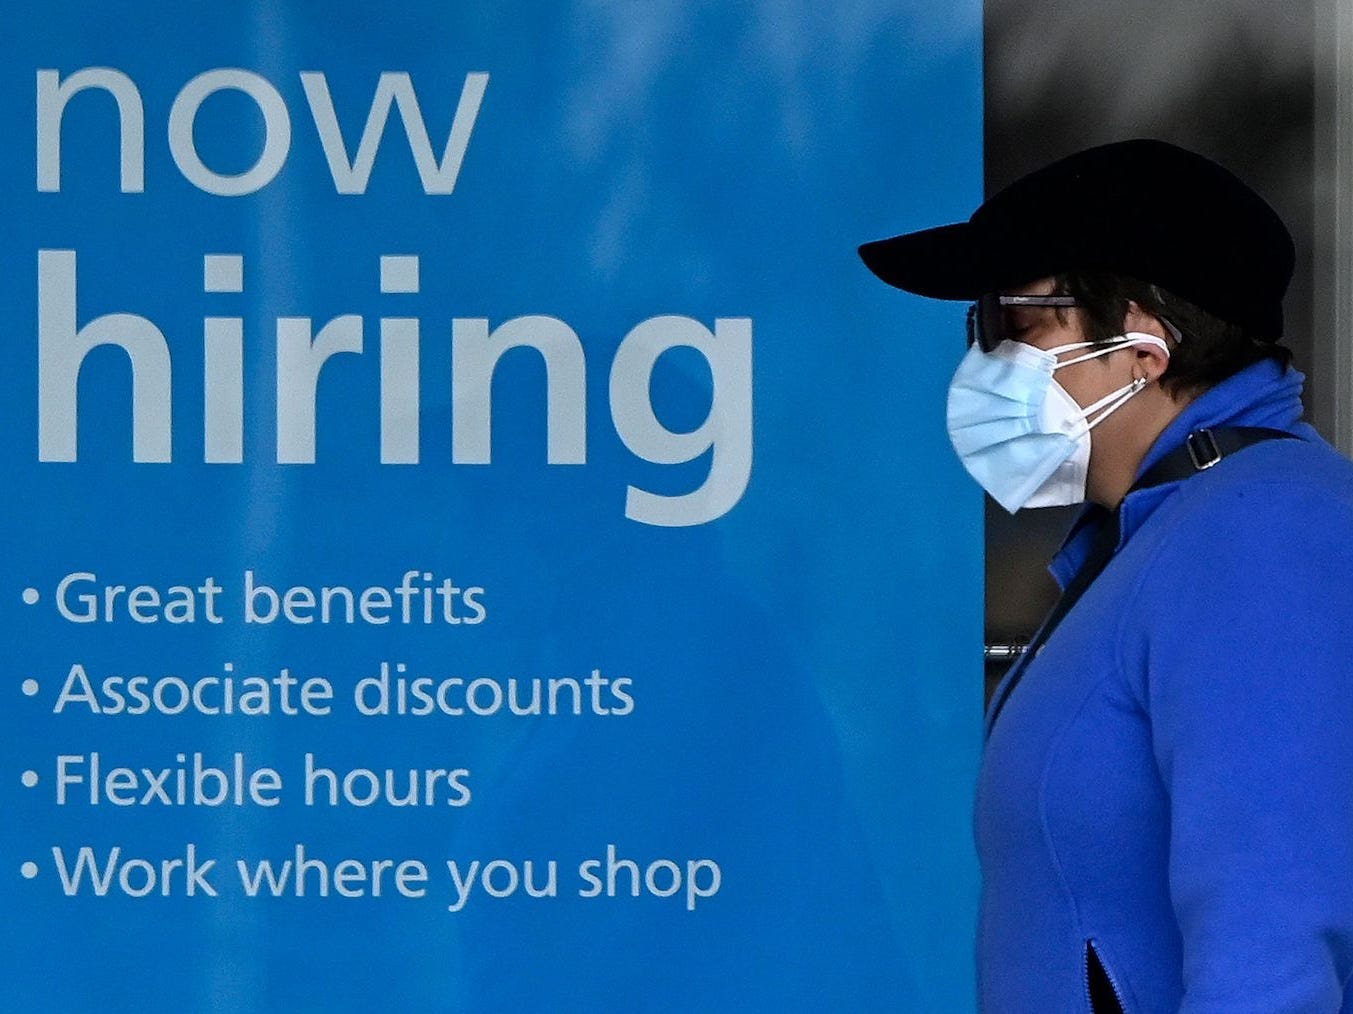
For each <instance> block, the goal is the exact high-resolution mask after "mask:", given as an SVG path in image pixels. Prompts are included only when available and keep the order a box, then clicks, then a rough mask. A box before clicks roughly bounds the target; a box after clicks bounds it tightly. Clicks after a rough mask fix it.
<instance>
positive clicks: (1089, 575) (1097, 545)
mask: <svg viewBox="0 0 1353 1014" xmlns="http://www.w3.org/2000/svg"><path fill="white" fill-rule="evenodd" d="M1283 439H1296V435H1295V434H1293V433H1288V432H1286V431H1284V430H1274V429H1267V428H1265V427H1262V426H1229V427H1227V428H1225V429H1215V430H1213V429H1201V430H1194V431H1193V432H1192V433H1190V434H1189V435H1188V437H1187V438H1185V440H1184V443H1183V445H1182V446H1181V447H1177V448H1175V450H1173V451H1171V452H1170V453H1169V454H1167V455H1165V457H1163V458H1161V459H1160V461H1158V462H1156V463H1155V464H1154V465H1152V466H1151V467H1150V468H1148V469H1147V470H1146V471H1145V472H1143V473H1142V475H1141V477H1140V478H1138V480H1137V481H1136V482H1134V483H1133V484H1132V488H1131V489H1130V490H1128V493H1129V494H1130V493H1135V492H1136V491H1137V490H1139V489H1150V488H1151V487H1152V486H1162V485H1164V484H1165V483H1167V482H1178V481H1180V480H1181V479H1187V478H1189V477H1191V476H1194V475H1197V474H1198V473H1199V472H1205V471H1207V470H1208V469H1209V468H1212V467H1213V466H1214V465H1216V464H1217V463H1218V462H1219V461H1221V460H1222V459H1223V458H1226V457H1228V456H1230V455H1232V454H1235V453H1236V452H1237V451H1242V450H1244V449H1245V448H1246V447H1250V446H1252V445H1254V444H1258V443H1263V442H1264V441H1266V440H1283ZM1124 499H1126V497H1125V498H1124ZM1122 506H1123V505H1122V503H1121V502H1120V503H1119V505H1118V506H1117V507H1116V508H1114V509H1113V510H1112V511H1106V512H1105V513H1104V516H1103V517H1102V518H1101V519H1100V521H1099V525H1098V529H1097V531H1096V532H1095V534H1094V536H1093V538H1092V539H1091V542H1090V549H1089V552H1088V553H1087V554H1086V557H1085V562H1084V563H1083V564H1081V567H1080V570H1078V571H1076V576H1075V577H1074V578H1072V579H1071V583H1070V584H1068V585H1067V586H1066V589H1065V590H1064V591H1063V592H1062V595H1061V597H1060V598H1059V599H1058V600H1057V602H1056V604H1054V605H1053V607H1052V610H1051V611H1050V612H1049V613H1048V615H1047V618H1046V619H1045V620H1044V621H1043V625H1042V626H1041V627H1039V628H1038V632H1037V633H1036V634H1034V637H1033V640H1032V641H1031V642H1029V647H1028V648H1026V649H1025V651H1024V654H1023V656H1022V657H1021V658H1020V660H1019V661H1018V662H1016V663H1015V665H1016V667H1017V668H1016V670H1015V671H1013V672H1012V673H1011V674H1010V677H1009V678H1008V679H1007V680H1006V681H1005V688H1004V690H1003V691H1002V692H1001V694H1000V696H999V697H997V698H996V699H995V700H994V701H992V702H991V715H990V717H989V718H988V719H987V735H988V736H990V735H991V729H992V727H993V726H994V725H995V724H996V719H997V717H999V715H1000V713H1001V708H1003V707H1005V702H1006V701H1008V700H1009V699H1010V692H1011V691H1012V690H1014V689H1015V684H1017V683H1018V682H1019V681H1020V678H1021V677H1022V676H1023V675H1024V670H1025V669H1027V668H1028V667H1029V663H1030V662H1031V661H1033V658H1034V656H1035V655H1037V654H1038V652H1039V651H1040V650H1041V649H1042V647H1043V645H1044V644H1046V643H1047V640H1048V638H1049V637H1051V636H1052V632H1053V631H1054V630H1056V629H1057V627H1058V625H1059V624H1060V623H1061V622H1062V620H1063V619H1064V618H1065V617H1066V614H1067V613H1069V612H1071V607H1072V606H1074V605H1075V604H1076V603H1077V601H1079V600H1080V597H1081V596H1082V595H1084V594H1085V590H1086V589H1087V588H1089V587H1090V584H1091V582H1093V581H1094V579H1095V578H1097V577H1098V576H1099V575H1100V573H1101V572H1102V571H1103V570H1104V568H1105V567H1107V566H1108V565H1109V561H1110V560H1112V559H1113V554H1114V553H1115V552H1117V551H1118V543H1119V541H1120V540H1121V538H1122V518H1121V516H1120V511H1121V510H1122Z"/></svg>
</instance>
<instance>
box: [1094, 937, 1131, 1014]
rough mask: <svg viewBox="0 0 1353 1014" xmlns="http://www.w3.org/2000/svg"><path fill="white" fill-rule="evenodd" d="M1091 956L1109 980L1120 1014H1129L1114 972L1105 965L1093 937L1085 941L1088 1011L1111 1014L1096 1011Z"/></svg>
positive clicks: (1097, 1013) (1104, 1013)
mask: <svg viewBox="0 0 1353 1014" xmlns="http://www.w3.org/2000/svg"><path fill="white" fill-rule="evenodd" d="M1091 956H1093V957H1094V959H1095V964H1097V965H1098V966H1099V969H1100V971H1101V972H1103V973H1104V978H1106V979H1108V980H1109V989H1111V990H1113V998H1114V1001H1115V1002H1116V1003H1117V1004H1118V1014H1127V1006H1126V1005H1125V1004H1124V1003H1123V991H1122V990H1121V989H1119V988H1118V983H1117V981H1116V980H1115V979H1114V977H1113V972H1111V971H1109V966H1108V965H1106V964H1104V961H1103V959H1102V958H1101V957H1100V956H1099V949H1098V948H1096V947H1095V941H1094V938H1093V937H1091V938H1090V939H1088V940H1086V941H1085V1005H1086V1007H1087V1009H1089V1011H1090V1012H1091V1014H1109V1012H1107V1011H1105V1012H1101V1011H1097V1010H1095V999H1094V996H1093V995H1091V992H1090V958H1091Z"/></svg>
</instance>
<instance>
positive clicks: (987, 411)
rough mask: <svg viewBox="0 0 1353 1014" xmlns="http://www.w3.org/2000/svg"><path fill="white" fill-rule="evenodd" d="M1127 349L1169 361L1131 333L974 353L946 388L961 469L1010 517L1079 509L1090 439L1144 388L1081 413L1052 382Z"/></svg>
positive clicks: (1007, 344)
mask: <svg viewBox="0 0 1353 1014" xmlns="http://www.w3.org/2000/svg"><path fill="white" fill-rule="evenodd" d="M1129 345H1156V346H1158V347H1159V348H1160V349H1161V350H1162V351H1163V352H1164V353H1165V354H1166V355H1167V356H1168V355H1169V354H1170V349H1169V346H1168V345H1166V344H1165V342H1164V340H1163V339H1161V338H1157V337H1156V336H1155V335H1149V334H1142V333H1141V332H1138V331H1132V332H1129V333H1127V334H1125V335H1122V336H1120V337H1117V338H1110V339H1107V340H1106V341H1102V342H1077V343H1074V344H1071V345H1061V346H1058V347H1057V348H1054V349H1037V348H1034V347H1033V346H1032V345H1027V344H1025V343H1023V342H1017V341H1009V340H1007V341H1003V342H1001V343H1000V344H999V345H998V346H996V348H994V349H992V350H991V351H990V352H983V351H982V350H981V349H980V348H978V347H977V346H975V345H974V346H973V347H972V348H970V349H969V350H968V354H967V355H966V356H964V357H963V361H962V362H961V363H959V365H958V370H957V371H956V372H955V373H954V379H953V381H952V382H951V383H950V385H949V412H948V416H949V419H948V422H949V439H950V440H951V441H952V442H953V445H954V450H955V451H957V452H958V456H959V459H960V460H961V461H962V462H963V467H965V468H966V469H967V470H968V472H969V474H970V475H972V477H973V478H974V479H976V480H977V482H978V483H979V484H980V485H981V486H982V488H983V489H985V490H986V491H987V492H988V493H990V494H991V496H992V498H993V499H994V500H995V501H996V502H997V503H999V504H1000V505H1001V506H1002V507H1004V508H1005V509H1006V510H1007V511H1009V512H1010V513H1011V514H1013V513H1015V511H1017V510H1019V509H1020V508H1021V507H1057V506H1062V505H1065V504H1074V503H1082V502H1084V500H1085V482H1086V476H1087V473H1088V471H1089V465H1090V431H1091V430H1092V429H1094V427H1096V426H1098V425H1099V424H1100V423H1101V422H1103V421H1104V420H1105V419H1107V418H1108V417H1109V416H1110V415H1112V414H1113V413H1114V412H1116V411H1117V410H1118V409H1119V408H1121V407H1122V406H1123V405H1125V404H1127V402H1128V401H1129V400H1130V399H1131V398H1132V397H1133V396H1134V395H1136V394H1137V393H1138V392H1139V391H1141V390H1142V389H1143V388H1144V387H1146V384H1147V380H1146V378H1145V377H1140V378H1138V379H1137V380H1135V381H1133V382H1132V383H1131V384H1127V385H1125V386H1123V387H1120V388H1119V389H1118V390H1116V391H1111V392H1110V393H1109V394H1107V395H1105V396H1104V397H1103V398H1101V399H1099V400H1098V401H1096V402H1095V403H1094V404H1093V405H1089V406H1087V407H1086V408H1081V406H1080V405H1078V404H1077V403H1076V400H1075V399H1074V398H1072V397H1071V395H1069V394H1068V393H1067V392H1066V389H1065V388H1063V387H1062V385H1061V384H1059V383H1057V381H1056V380H1055V379H1054V378H1053V374H1054V373H1055V372H1056V371H1057V370H1059V369H1061V368H1062V367H1064V366H1070V365H1072V364H1073V363H1079V362H1084V361H1085V360H1087V359H1094V358H1096V357H1098V356H1103V355H1108V354H1109V353H1110V352H1116V351H1117V350H1118V349H1120V348H1125V347H1127V346H1129ZM1092 347H1093V349H1094V351H1092V352H1087V353H1085V354H1084V355H1080V356H1076V357H1074V358H1072V359H1068V360H1067V361H1066V362H1060V363H1059V362H1058V361H1057V356H1058V354H1060V353H1065V352H1075V351H1077V350H1080V349H1086V348H1092Z"/></svg>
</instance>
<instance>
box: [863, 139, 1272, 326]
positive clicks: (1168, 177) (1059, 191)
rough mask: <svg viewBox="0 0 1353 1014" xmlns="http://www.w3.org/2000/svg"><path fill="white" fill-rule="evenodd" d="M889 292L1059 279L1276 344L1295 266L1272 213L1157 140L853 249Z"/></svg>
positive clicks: (977, 292) (1027, 180)
mask: <svg viewBox="0 0 1353 1014" xmlns="http://www.w3.org/2000/svg"><path fill="white" fill-rule="evenodd" d="M860 257H861V258H863V260H864V262H865V264H866V265H867V266H868V267H869V270H871V271H872V272H874V274H876V275H878V277H879V278H881V279H883V280H884V281H885V282H887V283H888V284H889V285H894V286H896V287H897V288H899V289H905V290H906V291H908V292H915V293H917V294H919V295H922V296H930V297H933V298H935V299H965V300H967V299H977V298H978V297H979V296H981V295H983V294H985V293H989V292H998V291H1001V290H1003V289H1008V288H1011V287H1013V286H1018V285H1023V284H1025V283H1028V282H1031V281H1034V280H1035V279H1038V278H1044V277H1047V276H1049V275H1055V274H1059V273H1061V272H1065V271H1077V270H1081V271H1085V270H1089V271H1111V272H1114V273H1116V274H1122V275H1129V276H1131V277H1133V278H1136V279H1138V280H1140V281H1143V282H1149V283H1151V284H1154V285H1159V286H1160V287H1161V288H1164V289H1167V290H1169V291H1170V292H1172V293H1174V294H1175V295H1177V296H1179V297H1181V298H1183V299H1186V300H1188V301H1189V302H1191V303H1193V304H1194V305H1196V306H1198V307H1200V308H1201V309H1203V310H1206V311H1207V312H1208V313H1211V314H1212V315H1213V316H1216V317H1220V318H1221V319H1222V320H1226V321H1230V322H1231V323H1233V324H1238V325H1240V326H1242V327H1244V328H1245V329H1246V330H1247V331H1248V332H1249V333H1250V334H1251V335H1253V336H1254V337H1256V338H1260V339H1265V340H1270V341H1273V340H1277V339H1278V338H1280V337H1282V332H1283V310H1282V299H1283V294H1284V293H1285V292H1286V291H1287V285H1288V282H1290V281H1291V278H1292V269H1293V266H1294V263H1295V259H1296V252H1295V248H1294V247H1293V245H1292V236H1291V234H1290V233H1289V232H1288V231H1287V227H1286V226H1285V225H1284V224H1283V222H1282V219H1280V218H1279V217H1278V214H1277V212H1275V211H1274V210H1273V208H1272V207H1270V206H1269V204H1268V203H1267V202H1266V201H1265V200H1264V199H1263V198H1262V197H1260V196H1259V195H1258V194H1256V193H1255V192H1254V191H1253V190H1251V189H1250V188H1249V187H1248V186H1246V185H1245V184H1244V183H1242V182H1241V181H1240V180H1239V179H1238V178H1236V176H1234V175H1233V174H1232V173H1231V172H1230V171H1229V170H1227V169H1224V168H1223V167H1222V166H1220V165H1218V164H1217V163H1216V162H1213V161H1212V160H1211V159H1207V158H1204V157H1203V156H1202V155H1198V154H1195V153H1194V152H1191V151H1187V150H1185V149H1183V148H1180V147H1177V146H1175V145H1173V144H1168V143H1166V142H1164V141H1155V140H1148V139H1139V140H1133V141H1120V142H1117V143H1114V144H1106V145H1102V146H1100V147H1097V148H1090V149H1087V150H1086V151H1082V152H1078V153H1076V154H1074V155H1069V156H1067V157H1066V158H1063V159H1060V160H1059V161H1057V162H1053V163H1052V164H1051V165H1048V166H1044V167H1043V168H1042V169H1039V170H1037V171H1035V172H1032V173H1030V174H1029V175H1028V176H1025V177H1023V178H1022V179H1019V180H1017V181H1015V182H1014V183H1012V184H1011V185H1010V186H1008V187H1006V188H1005V189H1004V190H1002V191H1001V192H1000V193H998V194H996V195H995V196H993V197H991V198H989V199H988V200H987V201H986V202H985V203H983V204H982V206H981V207H980V208H978V209H977V210H976V211H975V212H974V213H973V216H972V218H970V219H969V220H968V221H966V222H958V223H955V224H953V225H942V226H939V227H937V228H934V229H925V230H923V231H921V232H911V233H906V234H905V235H902V236H894V237H892V238H891V239H881V240H878V241H876V242H873V243H866V244H864V245H863V246H861V247H860Z"/></svg>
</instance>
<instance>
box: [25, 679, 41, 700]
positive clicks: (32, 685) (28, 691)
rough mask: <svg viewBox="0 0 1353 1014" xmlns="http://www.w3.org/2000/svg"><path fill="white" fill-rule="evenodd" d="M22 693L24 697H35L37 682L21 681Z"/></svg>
mask: <svg viewBox="0 0 1353 1014" xmlns="http://www.w3.org/2000/svg"><path fill="white" fill-rule="evenodd" d="M23 692H24V696H25V697H33V696H35V695H36V694H37V692H38V681H37V680H24V681H23Z"/></svg>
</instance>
